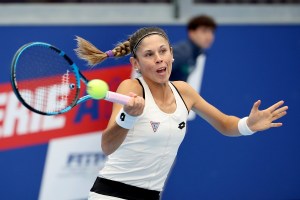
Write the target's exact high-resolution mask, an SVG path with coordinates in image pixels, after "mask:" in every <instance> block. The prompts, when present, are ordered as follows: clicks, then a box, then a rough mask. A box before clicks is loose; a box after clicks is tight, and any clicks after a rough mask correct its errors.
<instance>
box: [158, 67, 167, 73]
mask: <svg viewBox="0 0 300 200" xmlns="http://www.w3.org/2000/svg"><path fill="white" fill-rule="evenodd" d="M165 71H167V68H166V67H161V68H159V69H157V70H156V72H157V73H159V74H161V73H164V72H165Z"/></svg>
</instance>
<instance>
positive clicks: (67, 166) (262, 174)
mask: <svg viewBox="0 0 300 200" xmlns="http://www.w3.org/2000/svg"><path fill="white" fill-rule="evenodd" d="M200 14H206V15H209V16H211V17H212V18H214V19H215V21H216V23H217V28H216V30H215V32H214V34H215V41H214V43H213V44H212V46H211V47H210V48H208V49H207V51H206V60H205V70H204V71H203V77H199V81H201V83H202V84H201V95H202V96H203V97H204V98H205V99H206V100H207V101H208V102H210V103H211V104H213V105H215V106H216V107H217V108H219V109H220V110H222V111H223V112H225V113H227V114H231V115H236V116H239V117H243V116H246V115H248V114H249V112H250V109H251V107H252V104H253V103H254V102H255V101H256V100H258V99H261V100H262V105H261V109H265V108H267V107H268V106H269V105H271V104H273V103H275V102H277V101H279V100H285V103H286V105H288V106H289V110H288V115H287V116H285V117H284V118H283V119H282V120H281V122H283V124H284V125H283V127H281V128H278V129H271V130H267V131H265V132H261V133H257V134H255V135H253V136H250V137H238V138H229V137H224V136H222V135H221V134H219V133H218V132H217V131H216V130H214V129H213V128H212V127H211V126H210V125H208V124H207V123H206V122H205V121H204V120H202V119H201V118H200V117H196V118H194V119H192V120H190V121H189V122H188V129H187V134H186V137H185V140H184V141H183V143H182V145H181V147H180V149H179V152H178V156H177V159H176V162H175V164H174V167H173V170H172V171H171V173H170V175H169V178H168V180H167V184H166V186H165V190H164V192H163V195H162V199H163V200H182V199H189V200H198V199H218V200H220V199H231V200H232V199H238V200H239V199H244V200H247V199H249V200H253V199H256V200H260V199H272V200H273V199H281V200H282V199H300V131H299V128H297V124H298V123H299V120H300V115H299V112H300V106H299V102H300V81H299V78H298V76H299V74H300V61H299V60H300V59H299V55H300V1H299V0H241V1H237V0H182V1H180V0H111V1H108V0H65V1H59V0H53V1H51V0H49V1H46V0H45V1H36V0H19V1H17V0H10V1H9V0H0V35H1V37H0V44H1V46H0V199H1V200H19V199H23V200H34V199H39V200H79V199H86V198H87V194H88V192H89V189H90V187H91V186H92V184H93V182H94V180H95V178H96V176H97V173H98V171H99V169H100V168H101V167H102V166H103V163H104V162H105V159H106V158H105V156H104V155H103V154H102V151H101V149H100V141H101V131H102V130H103V129H104V128H105V127H106V124H107V121H108V119H109V116H110V111H111V103H108V102H104V101H89V102H86V103H84V104H82V105H80V106H78V107H76V109H73V110H72V111H70V112H69V113H67V114H63V115H59V116H56V117H44V116H39V117H40V119H41V120H40V123H39V124H38V126H34V127H35V128H32V127H33V124H34V123H35V121H34V118H36V117H37V116H36V115H35V114H33V113H31V112H29V111H28V110H27V109H26V108H24V107H23V106H21V105H20V103H19V102H18V101H17V99H16V97H15V95H14V93H13V92H12V88H11V85H10V65H11V60H12V58H13V55H14V53H15V52H16V51H17V50H18V48H19V47H21V46H22V45H24V44H26V43H28V42H32V41H41V42H47V43H50V44H53V45H54V46H57V47H58V48H60V49H62V50H64V51H65V52H66V53H67V54H68V55H69V56H70V57H71V58H72V59H73V60H74V61H75V62H76V63H77V64H78V65H79V66H80V69H81V70H82V71H83V73H84V74H85V75H86V76H87V78H90V79H92V78H100V79H103V80H105V81H107V82H108V83H109V84H110V87H111V90H116V88H117V86H118V84H119V83H120V82H121V81H122V80H124V79H126V78H130V73H131V66H130V64H129V57H125V58H121V59H117V60H107V61H105V62H104V63H102V64H101V65H100V66H97V67H96V68H93V69H89V68H87V66H86V64H85V63H84V62H82V61H81V60H79V59H78V58H77V57H76V55H75V54H74V51H73V49H74V48H76V43H75V40H74V38H75V36H76V35H79V36H82V37H84V38H86V39H88V40H90V41H91V42H92V43H94V44H95V45H96V46H98V47H99V48H101V49H102V50H109V49H112V48H113V46H114V45H115V44H117V43H118V42H119V41H123V40H126V39H127V38H128V36H129V35H130V34H132V33H133V32H135V31H136V30H137V29H138V28H140V27H144V26H159V27H161V28H163V29H164V30H165V31H166V32H167V34H168V36H169V38H170V41H171V43H172V44H176V43H177V42H179V41H182V40H186V39H187V31H186V23H187V22H188V20H189V19H190V18H191V17H193V16H196V15H200ZM175 60H176V57H175Z"/></svg>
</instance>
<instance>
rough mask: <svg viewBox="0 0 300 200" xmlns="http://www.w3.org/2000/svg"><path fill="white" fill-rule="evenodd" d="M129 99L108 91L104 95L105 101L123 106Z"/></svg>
mask: <svg viewBox="0 0 300 200" xmlns="http://www.w3.org/2000/svg"><path fill="white" fill-rule="evenodd" d="M130 98H131V97H129V96H126V95H123V94H119V93H116V92H111V91H108V92H107V93H106V96H105V98H104V99H105V100H106V101H110V102H114V103H119V104H122V105H125V104H127V103H128V102H129V100H130Z"/></svg>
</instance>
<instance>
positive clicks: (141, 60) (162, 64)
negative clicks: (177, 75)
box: [132, 35, 173, 83]
mask: <svg viewBox="0 0 300 200" xmlns="http://www.w3.org/2000/svg"><path fill="white" fill-rule="evenodd" d="M136 56H137V58H136V59H134V58H132V59H134V60H133V62H132V64H133V66H134V67H136V68H138V69H139V70H140V72H141V74H142V75H143V77H144V78H146V79H149V80H151V81H153V82H156V83H166V82H168V81H169V77H170V74H171V70H172V62H173V53H172V51H171V48H170V45H169V43H168V41H167V40H166V39H165V38H164V37H162V36H160V35H150V36H148V37H146V38H144V39H143V40H142V42H141V44H140V45H139V46H138V49H137V51H136Z"/></svg>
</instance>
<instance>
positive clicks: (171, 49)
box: [170, 46, 174, 62]
mask: <svg viewBox="0 0 300 200" xmlns="http://www.w3.org/2000/svg"><path fill="white" fill-rule="evenodd" d="M170 52H171V55H172V62H174V55H173V47H171V46H170Z"/></svg>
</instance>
